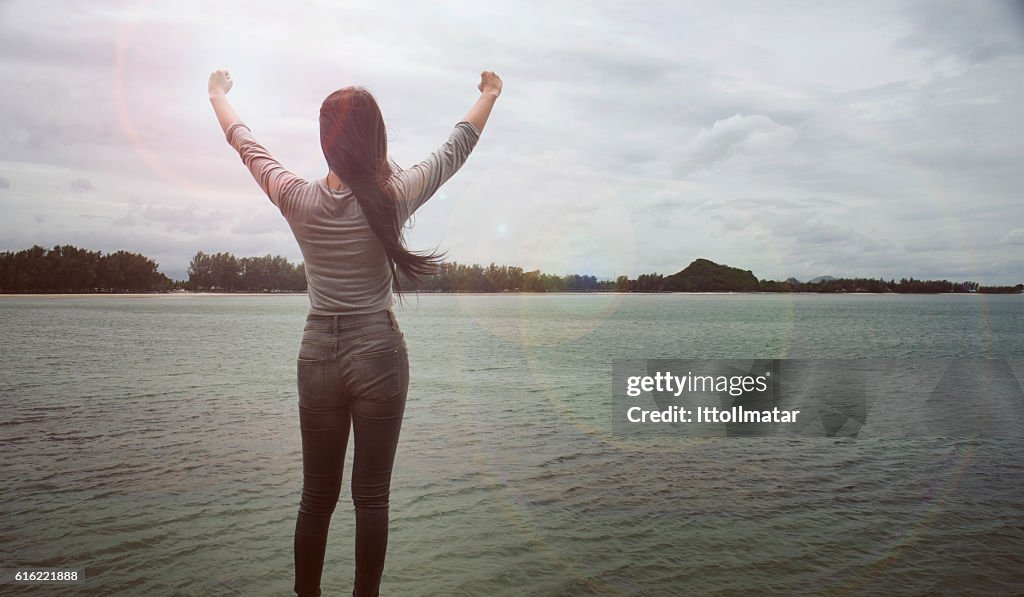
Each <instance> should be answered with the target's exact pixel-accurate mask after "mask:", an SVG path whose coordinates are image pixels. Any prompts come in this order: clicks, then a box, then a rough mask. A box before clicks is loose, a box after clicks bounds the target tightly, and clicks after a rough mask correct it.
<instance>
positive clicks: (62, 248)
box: [0, 245, 1024, 294]
mask: <svg viewBox="0 0 1024 597" xmlns="http://www.w3.org/2000/svg"><path fill="white" fill-rule="evenodd" d="M188 275H189V278H188V280H171V279H170V278H168V277H167V276H166V275H164V274H162V273H160V272H159V271H158V264H157V263H156V262H155V261H153V260H152V259H150V258H148V257H146V256H145V255H141V254H139V253H130V252H128V251H117V252H115V253H106V254H104V253H102V252H100V251H90V250H88V249H81V248H78V247H74V246H72V245H57V246H54V247H53V248H52V249H46V248H44V247H41V246H39V245H35V246H33V247H32V248H30V249H24V250H21V251H17V252H15V251H5V252H2V253H0V293H5V294H15V293H125V292H181V291H191V292H204V291H205V292H304V291H305V290H306V272H305V267H304V265H303V264H302V263H299V264H292V263H291V262H289V261H288V260H287V259H285V258H284V257H282V256H280V255H276V256H271V255H265V256H262V257H241V258H239V257H236V256H234V255H232V254H231V253H214V254H208V253H204V252H203V251H199V252H198V253H196V254H195V256H194V257H193V258H192V260H191V262H190V263H189V266H188ZM400 282H402V288H403V289H406V290H416V291H421V292H647V293H652V292H813V293H858V292H871V293H899V294H911V293H912V294H937V293H982V294H1021V293H1024V284H1017V285H1015V286H982V285H980V284H978V283H976V282H970V281H963V282H950V281H949V280H915V279H914V278H902V279H900V280H899V281H896V280H894V279H891V280H883V279H881V278H879V279H871V278H833V277H831V276H819V277H817V278H814V279H812V280H810V281H807V282H800V281H799V280H797V279H795V278H789V279H787V280H785V281H782V282H779V281H775V280H758V279H757V277H756V276H755V275H754V273H753V272H751V271H750V270H744V269H739V268H736V267H730V266H728V265H722V264H719V263H715V262H713V261H710V260H707V259H695V260H694V261H693V262H691V263H690V264H689V265H688V266H686V267H685V268H684V269H682V270H680V271H678V272H676V273H674V274H670V275H667V276H664V275H662V274H658V273H651V274H641V275H639V276H637V277H636V278H635V279H631V278H629V277H628V276H619V277H617V278H616V279H615V280H598V279H597V277H596V276H593V275H587V274H568V275H564V276H559V275H555V274H546V273H543V272H541V271H540V270H531V271H525V270H523V268H521V267H516V266H507V265H495V264H494V263H492V264H490V265H488V266H482V265H479V264H475V263H474V264H472V265H466V264H462V263H458V262H455V261H451V262H445V263H443V264H442V265H441V269H440V271H439V272H438V273H436V274H434V275H432V276H428V277H426V278H424V279H423V280H421V281H419V282H418V283H416V284H413V283H412V282H411V281H410V280H408V279H405V278H404V277H403V278H402V279H401V280H400Z"/></svg>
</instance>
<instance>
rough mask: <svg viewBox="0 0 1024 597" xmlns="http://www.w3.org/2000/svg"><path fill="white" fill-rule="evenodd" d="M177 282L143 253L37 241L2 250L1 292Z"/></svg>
mask: <svg viewBox="0 0 1024 597" xmlns="http://www.w3.org/2000/svg"><path fill="white" fill-rule="evenodd" d="M173 287H174V282H173V281H172V280H171V279H170V278H168V277H167V276H165V275H164V274H162V273H160V272H158V271H157V263H156V262H155V261H153V260H152V259H150V258H149V257H146V256H145V255H140V254H139V253H129V252H128V251H117V252H114V253H102V252H100V251H90V250H88V249H80V248H78V247H75V246H72V245H56V246H54V247H53V248H52V249H46V248H44V247H41V246H39V245H34V246H33V247H32V248H30V249H24V250H21V251H16V252H15V251H4V252H3V253H0V292H5V293H12V292H46V293H66V292H154V291H167V290H171V289H173Z"/></svg>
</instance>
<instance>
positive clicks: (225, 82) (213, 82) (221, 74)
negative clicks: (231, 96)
mask: <svg viewBox="0 0 1024 597" xmlns="http://www.w3.org/2000/svg"><path fill="white" fill-rule="evenodd" d="M233 84H234V83H233V82H232V81H231V75H229V74H228V71H226V70H224V69H218V70H215V71H213V72H212V73H210V84H209V91H210V95H213V94H215V93H222V94H226V93H227V92H229V91H231V86H232V85H233Z"/></svg>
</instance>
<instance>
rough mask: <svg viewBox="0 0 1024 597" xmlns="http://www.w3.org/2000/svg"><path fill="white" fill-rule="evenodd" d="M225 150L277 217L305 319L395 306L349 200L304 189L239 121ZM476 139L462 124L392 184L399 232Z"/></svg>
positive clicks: (311, 186) (382, 256)
mask: <svg viewBox="0 0 1024 597" xmlns="http://www.w3.org/2000/svg"><path fill="white" fill-rule="evenodd" d="M226 136H227V140H228V143H230V144H231V146H232V147H234V148H235V149H236V150H237V151H238V154H239V156H241V158H242V162H243V163H244V164H245V165H246V166H247V167H248V168H249V171H250V172H252V175H253V178H255V179H256V182H257V183H259V185H260V188H262V189H263V192H264V193H266V194H267V197H269V198H270V201H271V202H273V204H274V205H276V206H277V207H278V209H280V210H281V214H282V215H284V217H285V220H287V222H288V226H289V227H291V229H292V233H294V235H295V240H296V241H298V243H299V249H300V250H301V251H302V257H303V259H304V260H305V265H306V282H307V284H308V288H309V312H310V313H315V314H318V315H334V314H338V313H351V314H355V313H373V312H375V311H381V310H383V309H388V308H390V307H391V306H392V305H393V304H394V297H393V296H392V291H391V287H392V276H391V268H390V267H389V266H388V260H387V255H386V253H385V252H384V246H383V245H382V244H381V242H380V241H379V240H378V239H377V237H376V235H375V234H374V233H373V231H372V230H371V229H370V225H369V223H368V222H367V221H366V217H365V216H364V215H363V212H362V210H361V209H360V208H359V202H358V201H357V200H356V198H355V195H353V194H352V192H351V191H350V190H348V189H344V190H342V191H335V190H334V189H331V188H330V187H329V186H327V183H326V182H325V181H324V180H323V179H320V180H317V181H316V182H310V181H307V180H304V179H302V178H300V177H298V176H296V175H295V174H292V173H291V172H289V171H288V170H287V169H285V168H284V167H283V166H281V164H280V163H279V162H278V161H277V160H275V159H274V157H273V156H271V155H270V152H268V151H267V149H266V148H265V147H263V146H262V145H261V144H260V143H259V142H257V141H256V139H255V138H254V137H253V135H252V131H251V130H250V129H249V127H248V126H247V125H245V124H244V123H243V122H234V123H232V124H231V126H229V127H228V130H227V133H226ZM479 138H480V133H479V131H477V130H476V127H474V126H473V125H472V124H470V123H468V122H460V123H458V124H456V125H455V129H454V130H453V131H452V133H451V135H450V136H449V137H448V141H446V142H445V143H444V144H443V145H441V147H439V148H438V149H437V150H436V151H434V152H433V153H432V154H431V155H430V156H429V157H428V158H427V159H426V160H424V161H422V162H420V163H419V164H416V165H415V166H413V167H411V168H408V169H406V170H403V171H401V172H399V173H397V174H395V176H394V177H393V178H392V179H391V181H390V182H391V184H392V187H393V188H394V189H395V194H396V196H397V199H398V203H399V217H400V219H401V223H402V225H404V224H405V222H406V221H407V220H408V219H409V217H410V216H412V214H413V212H415V211H416V210H417V209H418V208H419V207H420V206H421V205H423V204H424V203H426V201H427V199H430V197H431V196H433V195H434V193H436V192H437V190H438V188H440V186H441V185H442V184H444V183H445V181H447V180H448V179H449V178H451V177H452V175H453V174H455V172H456V171H457V170H458V169H459V168H460V167H461V166H462V164H463V163H464V162H465V161H466V158H468V157H469V154H470V152H471V151H473V148H474V147H475V146H476V142H477V140H478V139H479Z"/></svg>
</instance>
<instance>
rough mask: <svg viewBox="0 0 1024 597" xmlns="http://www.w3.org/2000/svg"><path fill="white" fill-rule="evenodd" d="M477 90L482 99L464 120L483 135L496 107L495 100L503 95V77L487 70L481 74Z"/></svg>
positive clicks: (478, 99)
mask: <svg viewBox="0 0 1024 597" xmlns="http://www.w3.org/2000/svg"><path fill="white" fill-rule="evenodd" d="M477 89H479V90H480V97H478V98H477V99H476V103H475V104H473V107H472V108H470V109H469V112H468V113H467V114H466V117H465V118H463V119H462V120H463V121H465V122H468V123H470V124H472V125H473V126H475V127H476V130H477V131H478V132H480V133H482V132H484V125H485V124H487V118H488V117H489V116H490V115H491V108H493V107H494V100H496V99H498V96H499V95H501V77H499V76H498V75H496V74H494V72H493V71H489V70H485V71H484V72H482V73H480V84H479V85H477Z"/></svg>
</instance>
